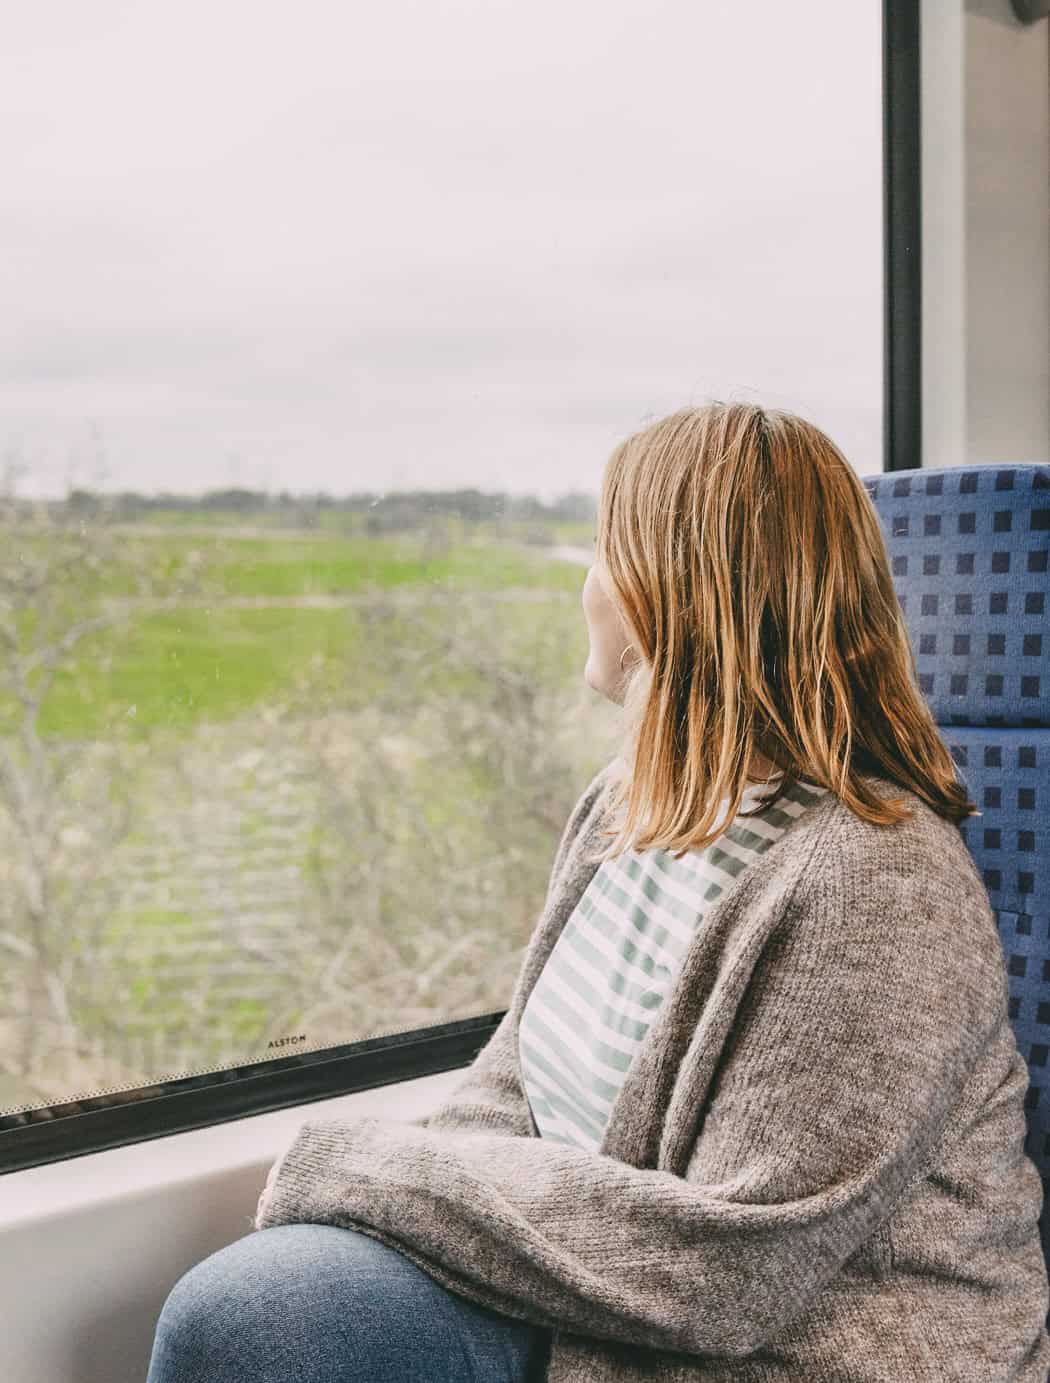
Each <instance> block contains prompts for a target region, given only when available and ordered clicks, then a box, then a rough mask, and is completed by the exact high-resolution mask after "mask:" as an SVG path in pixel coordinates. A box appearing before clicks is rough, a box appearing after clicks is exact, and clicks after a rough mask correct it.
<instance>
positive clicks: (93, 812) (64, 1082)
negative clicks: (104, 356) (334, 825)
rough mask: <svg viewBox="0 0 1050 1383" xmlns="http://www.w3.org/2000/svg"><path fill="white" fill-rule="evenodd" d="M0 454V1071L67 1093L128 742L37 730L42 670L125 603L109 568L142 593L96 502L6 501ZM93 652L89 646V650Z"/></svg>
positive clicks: (88, 1066)
mask: <svg viewBox="0 0 1050 1383" xmlns="http://www.w3.org/2000/svg"><path fill="white" fill-rule="evenodd" d="M18 473H19V466H18V460H17V457H14V456H12V455H11V454H8V457H7V458H6V465H5V468H4V474H3V483H2V487H0V833H2V837H3V842H4V848H3V851H2V855H0V860H2V862H0V875H2V879H0V885H2V886H0V951H2V953H3V955H4V965H3V974H4V979H5V984H4V989H3V995H2V999H0V1033H2V1036H3V1040H2V1042H0V1073H3V1074H4V1075H6V1076H7V1077H8V1078H9V1079H8V1085H9V1086H11V1087H13V1089H14V1091H16V1092H17V1091H21V1092H22V1098H23V1099H25V1100H27V1101H33V1100H38V1101H39V1100H52V1099H56V1098H59V1097H61V1096H68V1094H69V1091H70V1086H71V1083H72V1084H73V1085H78V1084H79V1083H80V1082H81V1081H82V1080H84V1079H90V1075H89V1073H94V1072H95V1071H96V1070H97V1064H98V1058H99V1047H98V1043H97V1041H94V1040H92V1039H90V1038H89V1037H88V1036H87V1035H86V1034H85V1032H84V1031H83V1029H82V1027H81V1024H80V1022H79V1021H78V1014H79V1011H80V1010H81V1008H82V1007H83V1006H84V1005H85V1004H88V1003H90V1002H92V1001H93V1000H94V1001H95V1002H99V1000H100V999H101V1008H102V1010H103V1011H104V1010H105V1002H104V996H98V995H97V994H96V993H95V987H94V985H93V980H94V978H95V977H96V967H97V960H98V955H99V949H100V930H101V928H102V927H103V925H104V922H105V916H106V910H105V908H104V907H100V906H98V901H99V900H98V899H97V897H96V900H95V906H93V907H90V908H89V907H87V906H85V902H86V899H87V897H88V895H89V893H91V892H92V891H93V890H94V891H95V893H96V894H97V892H98V890H99V888H100V886H101V887H103V888H105V887H106V886H107V885H109V886H110V887H114V886H115V885H114V883H113V881H112V880H109V879H108V876H107V870H108V866H109V861H110V857H111V854H112V851H113V850H114V848H115V847H116V845H117V843H118V842H119V841H120V840H121V839H122V838H123V837H124V835H125V834H126V832H127V830H128V825H129V809H130V804H129V800H128V796H127V790H126V784H127V780H128V772H127V767H128V760H129V756H130V755H131V753H132V751H131V750H130V748H129V747H128V746H127V745H124V744H122V743H121V742H120V740H119V738H118V739H109V738H108V737H107V740H106V742H100V741H94V740H90V739H83V738H82V739H75V738H71V737H68V736H62V735H55V734H52V735H48V734H46V733H45V726H44V717H45V712H46V708H47V706H48V698H49V696H50V695H51V693H52V692H53V690H54V688H55V685H56V679H58V678H59V677H60V676H61V675H63V674H66V675H67V676H68V675H69V674H70V673H71V671H72V670H74V669H75V668H76V666H77V660H78V657H79V656H80V655H81V654H82V653H83V650H84V649H85V647H86V646H87V645H88V644H89V643H90V642H91V640H92V639H93V638H94V637H95V636H97V635H99V634H100V633H101V632H102V631H105V630H108V629H112V628H114V627H115V626H116V625H118V624H120V623H122V622H123V621H124V620H126V619H127V618H128V615H129V613H130V612H131V610H132V608H133V603H132V602H129V601H128V600H127V599H126V598H125V599H117V598H114V597H113V596H112V594H111V593H109V592H108V591H107V582H108V580H109V578H110V577H111V576H112V574H113V572H114V571H116V570H117V569H118V568H119V569H120V570H121V572H122V573H124V577H123V579H124V580H125V582H127V583H130V587H131V591H132V594H133V595H137V596H148V595H149V594H150V593H151V590H152V573H151V569H150V568H149V566H148V564H136V563H135V562H134V561H130V560H129V555H128V548H127V544H126V542H124V543H121V545H120V547H119V550H118V542H119V541H120V540H119V539H118V537H117V536H116V534H115V533H114V531H113V526H112V523H111V517H112V516H111V514H110V513H109V512H108V511H107V509H106V507H105V506H104V505H99V506H97V507H95V508H94V509H93V510H92V511H91V512H85V511H84V508H83V506H77V505H73V504H70V503H68V502H54V501H43V500H38V501H28V500H20V499H19V498H18V497H17V494H16V481H17V478H18ZM94 656H95V657H96V659H97V658H98V656H99V654H98V653H97V652H96V654H95V655H94Z"/></svg>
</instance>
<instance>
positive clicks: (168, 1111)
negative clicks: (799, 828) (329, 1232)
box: [0, 0, 921, 1174]
mask: <svg viewBox="0 0 1050 1383" xmlns="http://www.w3.org/2000/svg"><path fill="white" fill-rule="evenodd" d="M882 79H883V87H882V103H883V141H882V146H883V180H882V184H883V205H882V219H883V251H884V254H883V267H884V284H883V359H884V374H883V439H884V440H883V462H882V468H883V470H884V471H895V470H907V469H910V468H912V467H916V466H919V465H921V451H920V447H921V371H920V364H921V361H920V349H921V280H920V268H921V244H920V229H921V227H920V200H919V197H920V163H919V152H920V126H919V119H920V109H919V5H918V0H883V5H882ZM505 1012H506V1010H505V1009H501V1010H499V1011H497V1012H494V1013H486V1014H481V1015H479V1016H477V1017H471V1018H464V1019H458V1020H454V1021H452V1022H448V1023H442V1024H439V1025H437V1026H433V1027H427V1028H420V1029H415V1030H412V1031H408V1032H398V1033H391V1034H389V1035H387V1036H383V1037H373V1038H368V1039H366V1040H364V1041H358V1042H350V1043H346V1044H345V1045H341V1046H337V1047H330V1048H326V1049H324V1050H322V1051H312V1052H304V1053H301V1054H299V1055H292V1056H282V1057H280V1058H277V1059H275V1060H273V1061H265V1062H254V1063H251V1064H248V1065H244V1066H238V1067H231V1068H228V1069H225V1070H221V1071H216V1072H210V1073H208V1074H206V1075H198V1076H191V1077H187V1078H183V1079H178V1080H171V1081H162V1082H159V1083H157V1084H155V1085H150V1086H147V1087H143V1088H142V1089H140V1090H132V1091H120V1092H118V1093H116V1094H108V1095H98V1096H93V1097H90V1098H86V1099H77V1100H73V1101H70V1102H68V1103H65V1104H60V1105H50V1106H47V1107H43V1108H40V1109H34V1110H28V1111H24V1112H22V1113H19V1114H10V1115H3V1116H0V1174H3V1173H5V1172H13V1171H19V1170H21V1169H23V1168H27V1167H34V1166H40V1165H43V1164H45V1163H49V1162H59V1161H64V1160H66V1159H67V1158H72V1157H81V1156H84V1155H85V1154H88V1153H95V1152H102V1151H105V1150H106V1149H109V1148H119V1147H124V1146H127V1145H129V1144H135V1143H142V1142H147V1141H149V1140H151V1139H154V1138H164V1137H167V1136H168V1135H169V1134H175V1133H187V1132H190V1131H191V1130H194V1129H203V1128H209V1127H211V1126H212V1125H214V1124H222V1123H228V1122H230V1121H232V1120H235V1119H244V1118H249V1117H251V1116H253V1115H256V1114H268V1113H271V1112H273V1111H275V1110H278V1109H287V1108H290V1107H294V1106H296V1105H305V1104H310V1103H312V1102H314V1101H317V1100H325V1099H331V1098H333V1097H334V1096H338V1095H349V1094H353V1093H354V1092H355V1091H358V1090H370V1089H373V1088H375V1087H377V1086H382V1085H390V1084H396V1083H398V1082H402V1081H409V1080H415V1079H418V1078H420V1077H422V1076H428V1075H433V1074H436V1073H437V1072H440V1071H448V1070H454V1069H457V1068H461V1067H466V1066H468V1065H470V1063H471V1062H472V1061H473V1060H474V1058H475V1057H476V1056H477V1054H478V1053H479V1052H480V1051H481V1049H482V1048H483V1047H484V1046H485V1044H486V1043H487V1042H488V1041H489V1039H490V1037H491V1036H492V1034H493V1033H494V1032H495V1030H496V1028H497V1027H498V1025H499V1023H500V1020H501V1019H502V1018H503V1016H504V1014H505Z"/></svg>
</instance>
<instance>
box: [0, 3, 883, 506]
mask: <svg viewBox="0 0 1050 1383" xmlns="http://www.w3.org/2000/svg"><path fill="white" fill-rule="evenodd" d="M880 9H881V6H880V3H879V0H851V2H850V3H849V4H843V3H842V0H807V3H806V4H805V5H784V4H783V3H780V0H759V3H757V4H749V5H744V4H740V3H739V0H701V2H700V3H698V0H674V2H673V3H672V2H671V0H644V2H643V0H637V2H632V3H627V0H600V2H599V0H419V2H418V3H411V0H381V2H380V3H369V4H364V3H360V0H295V3H292V0H281V3H276V0H178V2H177V3H176V0H163V2H162V0H31V3H26V4H23V5H20V6H15V5H12V6H9V7H7V9H6V12H5V16H4V35H3V41H2V46H0V166H2V167H3V170H4V174H3V178H2V180H0V241H2V252H0V292H2V303H0V396H2V397H0V404H2V407H0V429H2V432H0V447H2V449H3V451H4V452H5V453H6V454H8V455H9V456H14V457H16V458H19V459H20V461H21V463H22V464H23V465H25V467H26V470H25V472H24V474H23V475H22V478H21V480H20V481H19V489H20V490H21V491H22V492H25V493H30V492H32V493H50V494H59V493H63V492H64V490H65V488H66V486H67V484H68V483H75V484H81V485H99V484H104V485H105V487H106V488H108V489H114V488H133V489H138V490H143V491H154V490H158V489H173V490H183V491H199V490H202V489H206V488H209V487H213V486H221V485H228V484H240V485H247V486H255V487H260V488H269V489H272V490H278V489H289V490H293V491H303V490H313V489H325V490H329V491H331V492H333V493H348V492H350V491H352V490H361V489H370V490H379V491H383V490H389V489H404V488H416V487H425V488H445V487H449V486H478V487H479V488H481V489H485V490H494V489H506V490H511V491H515V492H524V491H532V492H535V493H539V494H544V495H553V494H557V493H561V492H564V491H565V490H569V489H584V490H589V491H592V492H594V491H596V490H597V487H598V483H599V479H600V475H601V470H602V467H603V465H604V463H605V460H606V459H607V457H608V454H609V452H610V451H611V449H612V448H613V446H615V444H616V443H617V441H619V440H620V439H621V438H622V437H623V436H624V435H626V434H627V433H628V432H631V431H634V430H635V429H637V428H639V427H641V426H644V425H645V423H647V422H649V421H652V420H653V419H654V418H656V417H659V416H661V415H662V414H664V413H667V412H670V411H671V410H673V409H675V408H678V407H681V406H682V405H684V404H687V403H699V402H703V401H704V400H705V399H706V398H708V397H711V396H715V397H731V398H743V399H753V400H756V401H758V402H761V403H764V404H767V405H770V406H773V407H782V408H791V409H794V410H796V411H798V412H800V413H802V414H804V415H805V416H806V417H809V418H811V419H812V420H813V421H814V422H816V423H817V424H818V425H820V426H821V427H823V428H824V429H825V430H826V431H827V432H828V433H829V434H830V435H831V436H832V437H833V438H834V440H835V441H836V442H837V443H838V444H839V446H840V447H842V449H843V450H844V451H845V453H846V455H847V456H848V457H849V459H850V460H851V461H852V462H853V463H854V465H855V466H856V467H857V469H858V470H859V471H861V472H870V471H876V470H878V469H880V467H881V464H882V462H881V449H882V210H881V196H882V194H881V179H882V162H881V160H882V155H881V121H882V112H881V99H882V95H881V55H880Z"/></svg>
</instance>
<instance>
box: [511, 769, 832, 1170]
mask: <svg viewBox="0 0 1050 1383" xmlns="http://www.w3.org/2000/svg"><path fill="white" fill-rule="evenodd" d="M769 790H770V789H769V786H768V785H767V784H765V783H756V784H751V785H749V786H748V787H747V788H746V789H745V792H744V798H743V802H742V803H741V808H740V809H741V811H748V810H750V809H752V808H753V807H754V806H755V805H756V804H757V801H758V800H759V799H760V798H761V797H763V796H765V795H766V793H767V792H768V791H769ZM826 791H827V789H826V788H821V787H816V786H814V785H812V784H803V783H797V784H796V785H795V786H794V787H793V788H792V789H791V790H790V792H789V793H787V794H786V795H785V796H784V797H783V798H782V799H781V800H780V801H779V802H778V803H777V804H776V806H775V807H772V808H767V810H766V811H765V812H763V813H762V814H761V815H760V816H755V817H750V818H746V819H745V818H741V817H740V816H737V817H736V819H735V820H734V821H733V823H732V824H731V825H730V826H729V828H728V829H727V830H726V832H725V833H724V835H722V836H720V837H719V838H718V840H717V841H716V842H715V843H714V845H712V846H710V847H709V848H708V849H706V850H691V851H688V852H687V853H686V854H684V855H683V856H682V857H681V859H675V858H674V856H673V855H671V854H670V853H669V852H667V851H664V850H642V851H636V850H633V851H628V852H627V853H626V854H624V855H622V856H620V857H619V858H618V859H614V860H606V861H604V862H603V863H602V864H600V865H599V866H598V869H597V870H596V872H595V874H594V877H593V878H592V879H591V882H590V883H589V884H588V886H587V888H586V890H585V891H584V893H583V896H582V897H581V898H580V901H579V902H578V903H577V905H576V907H575V909H574V910H573V912H572V915H571V916H570V917H569V920H568V921H567V922H566V924H565V926H564V928H563V930H562V932H561V934H560V935H559V937H558V940H557V941H556V942H555V944H554V947H553V949H552V950H551V954H550V955H549V956H548V958H547V962H546V964H545V965H544V967H543V969H542V971H541V972H540V974H539V976H538V978H537V980H536V983H535V985H534V987H533V989H532V991H531V993H530V994H529V998H528V1001H527V1003H526V1005H525V1007H524V1009H523V1010H522V1016H521V1023H520V1025H519V1032H518V1052H519V1058H520V1065H521V1074H522V1083H523V1085H524V1088H525V1093H526V1095H527V1096H528V1100H529V1104H530V1106H531V1108H532V1114H533V1118H534V1119H535V1120H536V1126H537V1128H538V1129H539V1132H540V1136H541V1137H543V1138H553V1139H555V1140H557V1141H558V1142H562V1143H574V1144H576V1145H578V1146H581V1147H587V1148H592V1149H597V1147H598V1145H599V1144H600V1142H601V1138H602V1133H603V1130H604V1128H605V1123H606V1120H607V1119H608V1116H609V1113H610V1111H611V1109H612V1104H613V1100H614V1099H615V1097H616V1094H617V1092H618V1091H619V1089H620V1086H621V1084H622V1083H623V1079H624V1076H625V1075H626V1073H627V1069H628V1067H629V1066H630V1063H631V1060H632V1058H633V1056H634V1054H635V1053H636V1052H637V1050H638V1047H639V1046H640V1044H641V1042H642V1039H643V1038H644V1037H645V1034H646V1032H647V1031H648V1029H649V1025H650V1023H651V1022H652V1019H653V1015H654V1014H655V1012H656V1010H657V1009H658V1008H659V1007H660V1004H661V1003H662V1002H663V1000H664V998H665V997H666V995H667V994H668V993H669V991H670V990H671V988H672V987H673V984H674V979H675V976H676V975H677V973H678V970H679V968H680V966H681V964H682V961H683V959H684V957H685V953H686V951H687V950H688V947H689V944H690V942H691V940H692V938H693V935H694V933H695V932H696V930H697V929H698V928H699V927H701V926H702V925H703V920H704V914H705V913H706V911H707V910H708V908H710V907H711V905H712V904H713V903H714V902H716V901H717V899H718V898H719V896H720V895H721V894H722V893H723V892H724V891H725V889H726V888H728V887H729V886H730V885H731V884H732V883H733V882H734V881H735V880H736V879H738V878H739V877H740V875H741V874H743V872H744V871H745V870H746V869H747V867H748V865H749V864H751V863H752V862H753V861H754V860H756V859H757V858H758V856H759V855H761V854H763V853H764V852H765V851H766V850H768V849H769V847H770V846H771V845H772V844H773V843H774V842H775V841H776V840H778V839H779V838H780V836H781V835H783V833H784V831H785V830H787V828H788V826H789V825H790V824H791V822H792V821H794V820H795V819H796V818H797V817H799V816H801V815H802V813H803V812H804V811H805V810H806V809H807V807H809V806H811V805H812V804H813V803H814V802H816V801H818V800H819V799H820V798H821V797H822V796H823V795H824V794H825V792H826ZM728 805H729V799H728V798H723V800H722V802H721V803H720V807H719V816H718V820H719V823H721V821H722V819H723V817H724V814H725V811H726V809H727V807H728Z"/></svg>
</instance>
